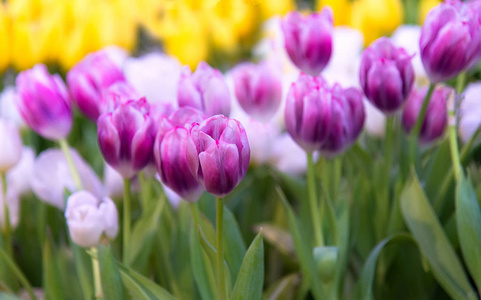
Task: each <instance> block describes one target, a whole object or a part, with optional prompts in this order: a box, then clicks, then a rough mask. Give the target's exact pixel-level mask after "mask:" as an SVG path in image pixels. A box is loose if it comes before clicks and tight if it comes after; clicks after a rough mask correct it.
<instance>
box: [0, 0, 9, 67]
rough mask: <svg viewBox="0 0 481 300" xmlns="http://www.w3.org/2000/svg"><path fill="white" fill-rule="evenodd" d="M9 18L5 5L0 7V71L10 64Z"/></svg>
mask: <svg viewBox="0 0 481 300" xmlns="http://www.w3.org/2000/svg"><path fill="white" fill-rule="evenodd" d="M9 23H10V22H9V20H8V16H7V14H6V12H5V8H4V6H3V5H0V70H4V69H5V68H6V67H7V66H8V64H9V63H10V31H9V30H8V28H9Z"/></svg>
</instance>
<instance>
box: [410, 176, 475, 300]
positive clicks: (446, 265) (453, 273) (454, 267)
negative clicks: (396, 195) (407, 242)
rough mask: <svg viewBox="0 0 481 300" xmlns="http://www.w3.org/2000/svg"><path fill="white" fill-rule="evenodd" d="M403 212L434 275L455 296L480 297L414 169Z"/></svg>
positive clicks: (457, 297) (456, 297)
mask: <svg viewBox="0 0 481 300" xmlns="http://www.w3.org/2000/svg"><path fill="white" fill-rule="evenodd" d="M401 211H402V214H403V217H404V220H405V221H406V224H407V226H408V228H409V230H410V231H411V233H412V234H413V236H414V238H415V240H416V242H417V243H418V245H419V248H420V249H421V252H422V253H423V255H424V256H425V257H426V259H427V261H428V262H429V265H430V267H431V269H432V272H433V275H434V277H435V278H436V279H437V281H438V282H439V283H440V284H441V286H442V287H443V288H444V289H445V290H446V292H447V293H448V294H449V295H450V296H451V297H452V298H454V299H471V298H476V296H475V293H474V291H473V290H472V288H471V285H470V284H469V281H468V278H467V276H466V273H465V272H464V269H463V267H462V265H461V262H460V261H459V259H458V257H457V256H456V252H455V251H454V249H453V247H452V245H451V244H450V242H449V240H448V238H447V236H446V234H445V233H444V231H443V228H442V226H441V224H440V222H439V220H438V218H437V216H436V214H435V213H434V210H433V208H432V207H431V205H430V203H429V201H428V199H427V198H426V195H425V194H424V191H423V189H422V187H421V185H420V183H419V180H418V178H417V176H416V174H415V173H414V172H412V176H411V180H410V181H409V182H408V183H407V184H406V187H405V188H404V190H403V192H402V194H401Z"/></svg>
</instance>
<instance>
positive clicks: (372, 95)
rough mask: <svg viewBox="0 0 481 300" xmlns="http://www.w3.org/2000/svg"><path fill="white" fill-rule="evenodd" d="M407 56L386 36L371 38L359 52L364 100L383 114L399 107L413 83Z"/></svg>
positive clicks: (392, 111)
mask: <svg viewBox="0 0 481 300" xmlns="http://www.w3.org/2000/svg"><path fill="white" fill-rule="evenodd" d="M411 58H412V56H410V55H408V54H407V53H406V51H405V50H404V49H403V48H396V46H394V44H393V43H392V42H391V40H390V39H388V38H386V37H382V38H380V39H377V40H376V41H374V42H373V43H372V44H371V45H370V46H369V47H368V48H367V49H366V50H365V51H364V53H363V54H362V59H361V68H360V73H359V77H360V81H361V87H362V89H363V90H364V94H365V95H366V97H367V99H368V100H369V101H370V102H371V103H372V104H373V105H374V106H375V107H376V108H378V109H379V110H381V111H382V112H384V113H385V114H392V113H394V112H395V111H396V110H398V109H399V108H401V106H402V104H403V103H404V102H405V101H406V99H407V97H408V96H409V93H410V92H411V89H412V86H413V83H414V69H413V67H412V64H411Z"/></svg>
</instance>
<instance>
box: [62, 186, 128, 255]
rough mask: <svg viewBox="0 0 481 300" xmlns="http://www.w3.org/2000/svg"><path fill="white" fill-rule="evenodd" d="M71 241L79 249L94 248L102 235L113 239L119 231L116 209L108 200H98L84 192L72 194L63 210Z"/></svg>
mask: <svg viewBox="0 0 481 300" xmlns="http://www.w3.org/2000/svg"><path fill="white" fill-rule="evenodd" d="M65 218H66V219H67V225H68V231H69V233H70V237H71V238H72V241H73V242H74V243H75V244H77V245H79V246H81V247H85V248H88V247H94V246H97V245H98V244H99V242H100V238H101V237H102V234H105V236H107V237H108V238H109V239H114V238H115V237H116V236H117V232H118V230H119V222H118V215H117V208H116V207H115V204H114V202H113V201H112V200H111V199H110V198H103V199H101V200H100V199H98V198H97V197H95V196H94V195H92V194H90V193H89V192H86V191H80V192H76V193H74V194H72V195H71V196H70V197H68V199H67V208H66V209H65Z"/></svg>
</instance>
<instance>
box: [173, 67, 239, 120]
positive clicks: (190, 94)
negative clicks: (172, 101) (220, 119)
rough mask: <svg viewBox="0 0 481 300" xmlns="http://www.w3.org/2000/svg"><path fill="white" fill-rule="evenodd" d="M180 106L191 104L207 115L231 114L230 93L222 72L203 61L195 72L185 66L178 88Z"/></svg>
mask: <svg viewBox="0 0 481 300" xmlns="http://www.w3.org/2000/svg"><path fill="white" fill-rule="evenodd" d="M177 100H178V102H179V106H181V107H182V106H190V107H193V108H196V109H198V110H201V111H203V112H204V113H205V114H206V115H208V116H212V115H216V114H224V115H229V114H230V106H231V104H230V93H229V88H228V87H227V83H226V81H225V79H224V76H223V75H222V73H221V72H220V71H219V70H217V69H213V68H212V67H210V66H209V65H208V64H207V63H205V62H201V63H199V65H198V66H197V69H196V70H195V72H194V73H191V72H190V69H189V68H188V67H184V69H183V70H182V74H181V75H180V79H179V85H178V89H177Z"/></svg>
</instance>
